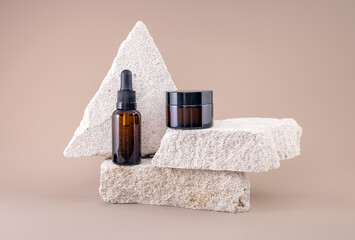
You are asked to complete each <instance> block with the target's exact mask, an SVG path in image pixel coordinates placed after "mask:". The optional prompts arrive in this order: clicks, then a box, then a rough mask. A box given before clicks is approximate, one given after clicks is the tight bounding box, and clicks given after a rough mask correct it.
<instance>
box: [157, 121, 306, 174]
mask: <svg viewBox="0 0 355 240" xmlns="http://www.w3.org/2000/svg"><path fill="white" fill-rule="evenodd" d="M301 134H302V128H301V127H300V126H299V125H298V124H297V122H296V121H295V120H293V119H273V118H235V119H226V120H219V121H214V126H213V127H212V128H209V129H203V130H176V129H171V128H169V129H168V130H167V131H166V133H165V135H164V137H163V139H162V141H161V146H160V148H159V150H158V152H157V153H156V154H155V156H154V158H153V165H155V166H157V167H169V168H186V169H206V170H228V171H240V172H265V171H268V170H270V169H275V168H278V167H279V166H280V160H284V159H289V158H293V157H296V156H297V155H299V154H300V138H301Z"/></svg>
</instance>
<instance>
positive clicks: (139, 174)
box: [100, 159, 250, 213]
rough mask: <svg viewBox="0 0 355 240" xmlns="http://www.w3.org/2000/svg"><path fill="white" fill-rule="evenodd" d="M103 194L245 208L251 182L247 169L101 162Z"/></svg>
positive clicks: (116, 199) (111, 199) (114, 198)
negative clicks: (231, 169) (183, 167)
mask: <svg viewBox="0 0 355 240" xmlns="http://www.w3.org/2000/svg"><path fill="white" fill-rule="evenodd" d="M100 195H101V197H102V199H103V200H104V201H106V202H108V203H140V204H150V205H160V206H175V207H184V208H192V209H201V210H212V211H223V212H232V213H235V212H245V211H248V209H249V206H250V183H249V179H248V177H247V175H246V174H245V173H239V172H228V171H208V170H191V169H172V168H158V167H155V166H153V165H152V164H151V160H150V159H142V164H140V165H135V166H118V165H115V164H113V163H112V161H111V160H105V161H104V162H103V163H102V164H101V181H100Z"/></svg>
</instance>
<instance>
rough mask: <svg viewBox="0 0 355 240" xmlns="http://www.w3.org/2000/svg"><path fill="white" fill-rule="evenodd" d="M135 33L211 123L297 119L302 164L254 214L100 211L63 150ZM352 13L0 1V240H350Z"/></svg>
mask: <svg viewBox="0 0 355 240" xmlns="http://www.w3.org/2000/svg"><path fill="white" fill-rule="evenodd" d="M137 20H142V21H143V22H144V23H145V24H146V25H147V27H148V28H149V30H150V32H151V34H152V36H153V38H154V40H155V42H156V44H157V46H158V47H159V49H160V51H161V53H162V55H163V58H164V60H165V61H166V64H167V66H168V69H169V71H170V73H171V75H172V78H173V80H174V81H175V83H176V85H177V87H178V88H180V89H200V88H204V89H212V90H214V96H215V98H214V103H215V119H223V118H231V117H275V118H283V117H293V118H295V119H296V120H297V121H298V123H299V124H300V125H301V126H302V127H303V136H302V144H301V146H302V154H301V156H300V157H297V158H295V159H292V160H288V161H285V162H283V163H282V164H281V168H279V169H277V170H273V171H271V172H268V173H261V174H251V175H250V178H251V183H252V194H251V195H252V196H251V197H252V198H251V210H250V212H248V213H245V214H226V213H217V212H206V211H196V210H188V209H181V208H171V207H154V206H143V205H109V204H105V203H104V202H103V201H102V200H101V199H100V196H99V194H98V186H99V170H100V164H101V161H102V160H103V159H102V158H100V157H92V158H80V159H66V158H64V157H63V154H62V152H63V150H64V148H65V146H66V145H67V143H68V142H69V140H70V139H71V137H72V134H73V132H74V130H75V129H76V127H77V126H78V124H79V122H80V120H81V118H82V114H83V111H84V109H85V107H86V105H87V103H88V102H89V100H90V99H91V97H92V96H93V95H94V93H95V92H96V90H97V89H98V87H99V85H100V83H101V81H102V79H103V78H104V76H105V75H106V72H107V71H108V69H109V68H110V66H111V63H112V61H113V58H114V57H115V55H116V52H117V50H118V47H119V45H120V43H121V42H122V41H123V40H124V39H125V38H126V36H127V34H128V32H129V31H130V30H131V28H132V27H133V26H134V24H135V22H136V21H137ZM354 26H355V1H186V2H184V1H175V2H173V1H142V2H135V1H131V0H129V1H97V2H92V1H53V2H50V1H42V2H41V1H33V0H31V1H10V0H8V1H1V2H0V79H1V82H0V104H1V105H0V110H1V114H0V116H1V120H0V121H1V122H0V131H1V142H0V149H1V151H0V154H1V155H0V157H1V158H0V164H1V165H0V238H1V239H99V238H100V239H138V238H140V239H192V238H196V239H237V238H239V237H245V238H246V239H252V238H254V239H256V238H263V239H286V238H287V239H301V238H303V239H326V238H328V239H354V238H355V228H354V222H355V216H354V214H355V193H354V189H355V188H354V186H353V184H354V182H355V181H354V180H355V178H354V175H355V174H354V170H355V159H354V153H355V151H354V149H355V146H354V144H355V141H354V138H355V137H354V134H355V127H354V116H355V111H354V102H355V101H354V100H355V99H354V95H353V94H354V90H355V27H354Z"/></svg>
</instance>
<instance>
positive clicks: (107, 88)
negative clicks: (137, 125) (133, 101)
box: [64, 22, 176, 157]
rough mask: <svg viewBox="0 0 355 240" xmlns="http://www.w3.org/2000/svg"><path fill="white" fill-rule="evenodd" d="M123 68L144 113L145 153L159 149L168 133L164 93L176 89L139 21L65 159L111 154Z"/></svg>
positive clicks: (95, 98) (75, 134) (77, 132)
mask: <svg viewBox="0 0 355 240" xmlns="http://www.w3.org/2000/svg"><path fill="white" fill-rule="evenodd" d="M124 69H129V70H131V71H132V73H133V88H134V90H135V91H136V95H137V106H138V110H139V111H140V112H141V114H142V154H143V155H146V154H152V153H155V152H156V151H157V150H158V148H159V144H160V140H161V138H162V137H163V135H164V133H165V130H166V124H165V104H166V103H165V92H166V91H174V90H176V87H175V85H174V83H173V81H172V79H171V77H170V74H169V72H168V70H167V68H166V66H165V63H164V60H163V58H162V57H161V55H160V53H159V50H158V48H157V47H156V45H155V44H154V41H153V39H152V37H151V36H150V34H149V32H148V29H147V28H146V26H145V25H144V24H143V23H142V22H137V24H136V25H135V27H134V28H133V30H132V31H131V32H130V33H129V35H128V37H127V39H126V40H125V41H124V42H123V43H122V44H121V46H120V48H119V50H118V54H117V56H116V58H115V59H114V62H113V64H112V67H111V69H110V70H109V72H108V74H107V76H106V77H105V79H104V80H103V82H102V84H101V86H100V88H99V90H98V92H97V93H96V94H95V96H94V97H93V98H92V99H91V101H90V103H89V105H88V106H87V107H86V109H85V112H84V117H83V119H82V121H81V123H80V126H79V127H78V129H77V130H76V131H75V133H74V136H73V138H72V139H71V141H70V143H69V145H68V146H67V147H66V149H65V150H64V155H65V156H66V157H82V156H93V155H102V156H110V155H111V151H112V150H111V148H112V145H111V115H112V112H113V111H114V110H115V109H116V100H117V90H118V89H119V86H120V73H121V71H122V70H124Z"/></svg>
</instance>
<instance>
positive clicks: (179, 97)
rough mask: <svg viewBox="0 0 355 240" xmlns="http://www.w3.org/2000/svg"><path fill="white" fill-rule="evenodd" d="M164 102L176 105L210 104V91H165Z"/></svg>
mask: <svg viewBox="0 0 355 240" xmlns="http://www.w3.org/2000/svg"><path fill="white" fill-rule="evenodd" d="M166 103H167V104H168V105H176V106H182V105H205V104H212V91H174V92H166Z"/></svg>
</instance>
